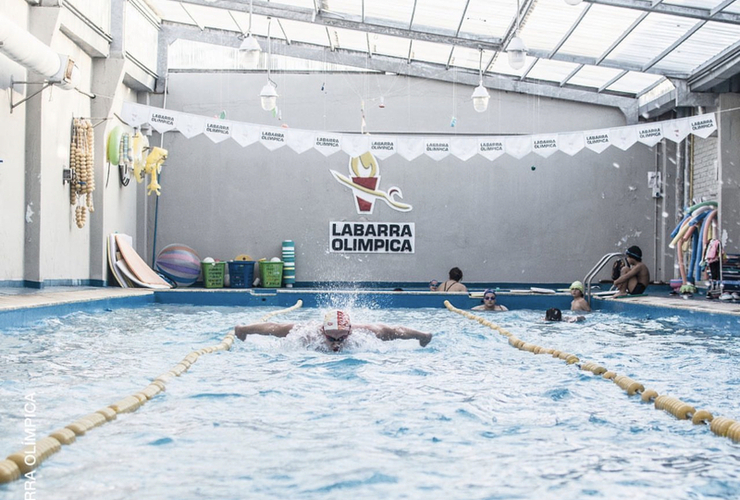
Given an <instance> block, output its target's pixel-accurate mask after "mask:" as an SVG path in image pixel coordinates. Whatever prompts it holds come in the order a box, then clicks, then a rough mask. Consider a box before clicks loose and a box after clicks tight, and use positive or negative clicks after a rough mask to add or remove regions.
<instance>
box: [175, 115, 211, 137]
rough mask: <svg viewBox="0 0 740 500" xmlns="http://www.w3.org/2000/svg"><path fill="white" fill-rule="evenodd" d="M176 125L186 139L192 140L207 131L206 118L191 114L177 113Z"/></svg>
mask: <svg viewBox="0 0 740 500" xmlns="http://www.w3.org/2000/svg"><path fill="white" fill-rule="evenodd" d="M175 125H177V130H178V131H179V132H180V133H181V134H182V135H183V136H184V137H185V138H186V139H191V138H193V137H195V136H196V135H198V134H202V133H203V130H205V118H203V117H202V116H198V115H191V114H190V113H175Z"/></svg>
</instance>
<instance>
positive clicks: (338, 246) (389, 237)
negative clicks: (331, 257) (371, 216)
mask: <svg viewBox="0 0 740 500" xmlns="http://www.w3.org/2000/svg"><path fill="white" fill-rule="evenodd" d="M415 240H416V228H415V225H414V223H413V222H346V221H332V222H329V252H333V253H402V254H403V253H407V254H410V253H414V244H415Z"/></svg>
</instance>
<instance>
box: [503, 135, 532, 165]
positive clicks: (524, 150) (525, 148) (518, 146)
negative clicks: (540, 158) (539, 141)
mask: <svg viewBox="0 0 740 500" xmlns="http://www.w3.org/2000/svg"><path fill="white" fill-rule="evenodd" d="M504 148H505V150H506V154H507V155H509V156H511V157H514V158H516V159H517V160H521V159H522V158H524V157H525V156H527V155H528V154H529V153H531V152H532V137H531V136H529V135H510V136H508V137H504Z"/></svg>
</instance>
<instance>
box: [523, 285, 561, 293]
mask: <svg viewBox="0 0 740 500" xmlns="http://www.w3.org/2000/svg"><path fill="white" fill-rule="evenodd" d="M529 291H530V292H534V293H546V294H549V295H552V294H554V293H557V292H556V291H555V290H551V289H550V288H537V287H536V286H533V287H530V288H529Z"/></svg>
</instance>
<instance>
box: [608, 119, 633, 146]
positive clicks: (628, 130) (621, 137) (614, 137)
mask: <svg viewBox="0 0 740 500" xmlns="http://www.w3.org/2000/svg"><path fill="white" fill-rule="evenodd" d="M609 141H610V142H611V143H612V144H613V145H614V146H616V147H618V148H619V149H621V150H622V151H627V150H628V149H629V148H631V147H632V146H634V145H635V143H636V142H637V129H636V128H635V127H634V125H631V126H629V127H617V128H610V129H609Z"/></svg>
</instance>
